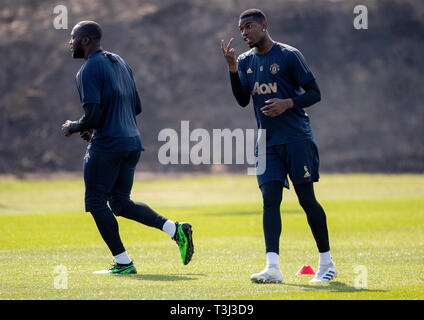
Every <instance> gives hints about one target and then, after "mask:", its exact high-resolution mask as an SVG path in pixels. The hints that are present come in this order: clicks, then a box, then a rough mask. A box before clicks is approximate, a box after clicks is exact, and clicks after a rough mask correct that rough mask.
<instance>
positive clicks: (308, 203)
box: [298, 194, 319, 210]
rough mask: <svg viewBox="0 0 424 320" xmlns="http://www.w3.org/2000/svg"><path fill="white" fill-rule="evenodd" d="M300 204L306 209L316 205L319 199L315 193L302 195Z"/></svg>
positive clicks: (299, 198)
mask: <svg viewBox="0 0 424 320" xmlns="http://www.w3.org/2000/svg"><path fill="white" fill-rule="evenodd" d="M298 200H299V204H300V206H301V207H302V208H303V209H304V210H308V209H312V208H314V207H316V206H317V205H319V204H318V201H317V200H316V198H315V196H314V195H309V194H306V195H301V196H299V197H298Z"/></svg>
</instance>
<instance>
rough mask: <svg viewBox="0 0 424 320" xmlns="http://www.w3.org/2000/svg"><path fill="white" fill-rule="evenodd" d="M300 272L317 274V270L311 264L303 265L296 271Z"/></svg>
mask: <svg viewBox="0 0 424 320" xmlns="http://www.w3.org/2000/svg"><path fill="white" fill-rule="evenodd" d="M299 274H315V271H314V269H312V267H311V266H303V267H302V268H300V269H299V271H298V272H297V273H296V275H299Z"/></svg>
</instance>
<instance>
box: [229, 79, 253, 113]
mask: <svg viewBox="0 0 424 320" xmlns="http://www.w3.org/2000/svg"><path fill="white" fill-rule="evenodd" d="M230 80H231V89H232V91H233V95H234V97H235V98H236V100H237V102H238V104H239V105H240V106H242V107H246V106H247V105H248V104H249V102H250V92H249V89H248V88H246V87H245V86H244V85H243V84H242V83H241V80H240V76H239V74H238V72H231V71H230Z"/></svg>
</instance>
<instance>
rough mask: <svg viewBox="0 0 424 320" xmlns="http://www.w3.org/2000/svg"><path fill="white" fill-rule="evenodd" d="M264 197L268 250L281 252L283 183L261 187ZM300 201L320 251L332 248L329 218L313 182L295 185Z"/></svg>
mask: <svg viewBox="0 0 424 320" xmlns="http://www.w3.org/2000/svg"><path fill="white" fill-rule="evenodd" d="M260 189H261V192H262V199H263V229H264V236H265V247H266V252H275V253H279V244H280V235H281V213H280V205H281V201H282V198H283V183H282V182H281V181H271V182H268V183H264V184H263V185H261V187H260ZM294 189H295V191H296V195H297V197H298V200H299V203H300V205H301V207H302V208H303V210H304V211H305V213H306V217H307V220H308V224H309V227H310V228H311V231H312V234H313V236H314V239H315V242H316V244H317V247H318V251H319V252H327V251H329V250H330V245H329V240H328V230H327V219H326V216H325V212H324V210H323V208H322V207H321V205H320V204H319V203H318V201H317V200H316V198H315V193H314V186H313V183H312V182H308V183H304V184H300V185H295V186H294Z"/></svg>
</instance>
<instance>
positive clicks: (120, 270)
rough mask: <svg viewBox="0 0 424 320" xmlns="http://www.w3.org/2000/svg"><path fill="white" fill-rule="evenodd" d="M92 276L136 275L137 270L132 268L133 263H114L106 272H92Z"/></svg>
mask: <svg viewBox="0 0 424 320" xmlns="http://www.w3.org/2000/svg"><path fill="white" fill-rule="evenodd" d="M93 273H94V274H136V273H137V270H136V269H135V267H134V263H132V262H131V263H130V264H119V263H115V264H114V265H113V266H112V267H110V268H109V269H107V270H100V271H94V272H93Z"/></svg>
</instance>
